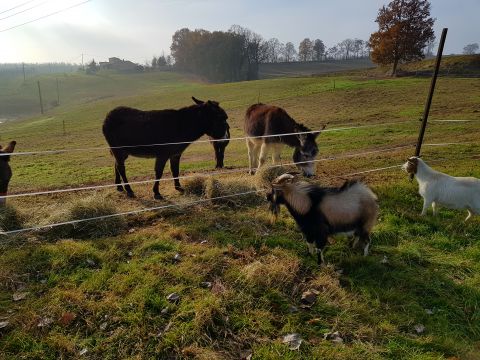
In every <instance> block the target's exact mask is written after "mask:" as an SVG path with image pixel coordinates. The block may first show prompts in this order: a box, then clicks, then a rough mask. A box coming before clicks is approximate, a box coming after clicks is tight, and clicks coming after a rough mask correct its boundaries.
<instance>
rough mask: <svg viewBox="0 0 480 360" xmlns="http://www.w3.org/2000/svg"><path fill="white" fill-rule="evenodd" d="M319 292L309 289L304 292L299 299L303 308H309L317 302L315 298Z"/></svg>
mask: <svg viewBox="0 0 480 360" xmlns="http://www.w3.org/2000/svg"><path fill="white" fill-rule="evenodd" d="M318 294H319V292H318V291H317V290H315V289H310V290H307V291H305V292H304V293H303V294H302V297H301V299H300V302H301V303H302V307H303V308H310V307H312V306H313V304H315V301H317V296H318Z"/></svg>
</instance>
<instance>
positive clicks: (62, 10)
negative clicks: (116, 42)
mask: <svg viewBox="0 0 480 360" xmlns="http://www.w3.org/2000/svg"><path fill="white" fill-rule="evenodd" d="M90 1H92V0H86V1H83V2H81V3H78V4H74V5H72V6H69V7H67V8H64V9H61V10H58V11H55V12H53V13H50V14H47V15H44V16H41V17H39V18H36V19H33V20H30V21H27V22H24V23H22V24H18V25H15V26H12V27H9V28H6V29H3V30H0V33H2V32H5V31H8V30H12V29H15V28H18V27H20V26H23V25H27V24H31V23H33V22H35V21H38V20H42V19H45V18H47V17H49V16H52V15H56V14H59V13H61V12H64V11H67V10H70V9H73V8H75V7H77V6H80V5H83V4H86V3H88V2H90Z"/></svg>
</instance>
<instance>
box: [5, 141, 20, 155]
mask: <svg viewBox="0 0 480 360" xmlns="http://www.w3.org/2000/svg"><path fill="white" fill-rule="evenodd" d="M15 145H17V142H16V141H11V142H10V144H8V146H7V147H6V148H5V150H4V152H6V153H13V150H15Z"/></svg>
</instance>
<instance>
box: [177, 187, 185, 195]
mask: <svg viewBox="0 0 480 360" xmlns="http://www.w3.org/2000/svg"><path fill="white" fill-rule="evenodd" d="M175 190H177V191H178V192H179V193H180V194H183V193H184V192H185V189H184V188H182V187H181V186H175Z"/></svg>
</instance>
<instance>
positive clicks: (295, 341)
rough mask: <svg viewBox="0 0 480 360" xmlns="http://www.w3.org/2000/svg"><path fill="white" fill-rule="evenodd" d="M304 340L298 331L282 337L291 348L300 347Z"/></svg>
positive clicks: (296, 348)
mask: <svg viewBox="0 0 480 360" xmlns="http://www.w3.org/2000/svg"><path fill="white" fill-rule="evenodd" d="M302 342H303V339H302V337H301V336H300V334H297V333H293V334H288V335H285V336H284V337H283V339H282V343H284V344H287V345H288V347H289V349H290V350H298V349H300V345H302Z"/></svg>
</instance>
